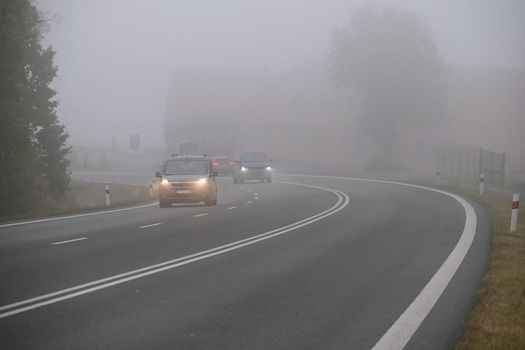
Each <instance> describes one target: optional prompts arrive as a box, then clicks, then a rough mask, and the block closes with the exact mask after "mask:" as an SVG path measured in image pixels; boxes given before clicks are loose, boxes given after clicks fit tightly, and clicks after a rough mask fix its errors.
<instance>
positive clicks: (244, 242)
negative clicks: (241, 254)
mask: <svg viewBox="0 0 525 350" xmlns="http://www.w3.org/2000/svg"><path fill="white" fill-rule="evenodd" d="M282 183H284V184H289V185H296V186H302V187H310V188H315V189H319V190H322V191H327V192H330V193H333V194H335V195H336V196H337V202H336V203H335V204H334V205H333V206H332V207H330V208H328V209H326V210H324V211H322V212H320V213H318V214H316V215H313V216H310V217H307V218H305V219H302V220H299V221H296V222H294V223H291V224H288V225H286V226H282V227H279V228H276V229H273V230H271V231H267V232H264V233H261V234H258V235H255V236H252V237H249V238H245V239H241V240H239V241H235V242H232V243H228V244H225V245H222V246H219V247H215V248H212V249H208V250H205V251H202V252H198V253H195V254H191V255H187V256H184V257H181V258H176V259H173V260H169V261H165V262H162V263H159V264H155V265H150V266H146V267H143V268H140V269H137V270H133V271H129V272H125V273H121V274H118V275H114V276H110V277H106V278H103V279H100V280H96V281H92V282H88V283H84V284H81V285H78V286H74V287H70V288H66V289H62V290H59V291H56V292H52V293H48V294H44V295H41V296H38V297H34V298H31V299H26V300H22V301H18V302H15V303H12V304H8V305H4V306H0V311H3V310H8V309H13V308H15V307H17V306H22V305H27V304H30V303H33V302H37V301H40V300H44V299H48V300H45V301H41V302H39V303H35V304H31V305H28V306H24V307H21V308H18V309H13V310H11V311H7V312H4V313H2V314H0V318H5V317H9V316H12V315H16V314H19V313H22V312H25V311H29V310H32V309H36V308H39V307H42V306H45V305H49V304H54V303H57V302H60V301H63V300H67V299H71V298H74V297H77V296H80V295H84V294H88V293H92V292H94V291H97V290H100V289H104V288H108V287H111V286H114V285H117V284H122V283H125V282H128V281H131V280H134V279H138V278H141V277H145V276H148V275H152V274H155V273H159V272H162V271H165V270H169V269H173V268H176V267H178V266H182V265H186V264H189V263H192V262H195V261H199V260H202V259H206V258H209V257H212V256H215V255H219V254H224V253H227V252H229V251H232V250H236V249H240V248H243V247H245V246H249V245H252V244H255V243H258V242H261V241H264V240H267V239H270V238H273V237H277V236H280V235H283V234H285V233H287V232H290V231H294V230H297V229H299V228H301V227H304V226H307V225H310V224H312V223H314V222H317V221H319V220H322V219H324V218H325V217H328V216H331V215H333V214H335V213H337V212H339V211H340V210H342V209H343V208H345V207H346V206H347V205H348V202H349V201H350V199H349V198H348V196H347V195H346V193H344V192H341V191H337V190H332V189H329V188H326V187H320V186H313V185H306V184H299V183H294V182H282ZM128 276H129V277H128ZM110 281H113V282H110ZM102 283H103V284H102ZM92 286H93V287H92ZM87 287H91V288H88V289H84V288H87ZM75 291H77V292H75ZM71 292H74V293H71ZM65 293H70V294H66V295H63V296H60V297H59V296H58V295H61V294H65ZM53 297H56V298H53ZM49 298H52V299H49Z"/></svg>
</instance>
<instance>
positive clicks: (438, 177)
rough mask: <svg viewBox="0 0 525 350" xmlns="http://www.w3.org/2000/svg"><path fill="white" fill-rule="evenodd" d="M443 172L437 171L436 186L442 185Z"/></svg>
mask: <svg viewBox="0 0 525 350" xmlns="http://www.w3.org/2000/svg"><path fill="white" fill-rule="evenodd" d="M440 175H441V173H440V172H439V171H436V186H437V187H439V186H441V179H440Z"/></svg>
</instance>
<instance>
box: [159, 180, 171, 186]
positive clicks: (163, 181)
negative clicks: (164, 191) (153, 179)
mask: <svg viewBox="0 0 525 350" xmlns="http://www.w3.org/2000/svg"><path fill="white" fill-rule="evenodd" d="M169 183H170V182H169V181H168V179H162V180H161V181H160V184H161V185H162V186H167V185H169Z"/></svg>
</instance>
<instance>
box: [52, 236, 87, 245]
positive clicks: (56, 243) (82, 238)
mask: <svg viewBox="0 0 525 350" xmlns="http://www.w3.org/2000/svg"><path fill="white" fill-rule="evenodd" d="M85 239H88V238H87V237H81V238H75V239H69V240H67V241H60V242H54V243H51V244H53V245H59V244H66V243H71V242H77V241H83V240H85Z"/></svg>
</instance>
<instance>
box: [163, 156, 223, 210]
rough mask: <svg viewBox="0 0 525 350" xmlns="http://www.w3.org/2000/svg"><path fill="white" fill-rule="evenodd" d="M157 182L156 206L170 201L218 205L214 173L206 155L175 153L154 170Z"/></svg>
mask: <svg viewBox="0 0 525 350" xmlns="http://www.w3.org/2000/svg"><path fill="white" fill-rule="evenodd" d="M156 176H157V177H158V178H160V183H159V206H160V207H161V208H165V207H169V206H171V204H172V203H175V202H178V203H188V202H204V204H205V205H207V206H209V205H215V204H217V183H216V181H215V177H216V176H217V172H216V171H215V169H214V168H213V164H212V160H211V158H209V157H207V156H174V157H173V158H171V159H169V160H167V161H166V162H165V163H164V166H163V168H162V172H157V174H156Z"/></svg>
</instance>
